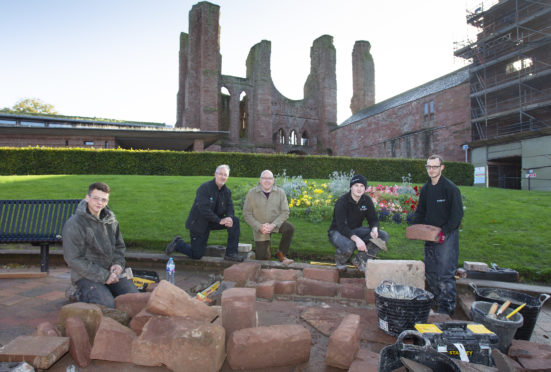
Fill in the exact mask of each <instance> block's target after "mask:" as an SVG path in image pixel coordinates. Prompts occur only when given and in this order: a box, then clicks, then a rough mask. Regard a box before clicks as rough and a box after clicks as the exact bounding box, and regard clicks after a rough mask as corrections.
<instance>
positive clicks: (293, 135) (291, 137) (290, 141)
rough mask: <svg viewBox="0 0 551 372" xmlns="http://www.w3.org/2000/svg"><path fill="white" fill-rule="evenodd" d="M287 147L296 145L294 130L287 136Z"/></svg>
mask: <svg viewBox="0 0 551 372" xmlns="http://www.w3.org/2000/svg"><path fill="white" fill-rule="evenodd" d="M289 145H294V146H296V145H297V132H296V131H295V130H294V129H293V130H292V131H291V134H289Z"/></svg>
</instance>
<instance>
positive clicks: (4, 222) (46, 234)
mask: <svg viewBox="0 0 551 372" xmlns="http://www.w3.org/2000/svg"><path fill="white" fill-rule="evenodd" d="M79 203H80V199H60V200H34V199H32V200H0V242H2V243H32V244H34V245H40V246H41V270H42V271H48V249H49V244H51V243H59V242H61V240H62V236H61V231H62V229H63V225H64V224H65V221H67V220H68V219H69V217H71V216H72V215H73V214H74V213H75V211H76V209H77V206H78V204H79Z"/></svg>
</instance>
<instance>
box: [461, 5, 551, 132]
mask: <svg viewBox="0 0 551 372" xmlns="http://www.w3.org/2000/svg"><path fill="white" fill-rule="evenodd" d="M467 23H468V24H470V25H472V26H474V27H476V28H477V30H478V34H477V36H476V40H473V41H467V42H464V43H462V45H459V46H458V47H457V49H456V50H455V52H454V54H455V56H457V57H461V58H464V59H467V60H470V61H471V62H472V64H471V66H470V69H469V74H470V89H471V92H470V97H471V132H472V133H471V134H472V141H483V140H489V139H494V138H497V137H504V136H509V135H517V134H518V133H524V132H529V131H538V130H541V129H543V128H548V127H551V0H538V1H534V0H501V1H499V2H497V3H496V1H492V2H491V3H490V2H488V1H486V2H483V3H481V4H480V5H479V6H478V7H477V8H476V9H475V10H472V11H470V10H468V11H467Z"/></svg>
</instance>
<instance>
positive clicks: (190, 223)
mask: <svg viewBox="0 0 551 372" xmlns="http://www.w3.org/2000/svg"><path fill="white" fill-rule="evenodd" d="M233 215H234V214H233V201H232V199H231V191H230V189H228V188H227V187H226V185H224V186H222V188H221V189H218V186H217V185H216V182H214V179H213V180H211V181H207V182H205V183H204V184H202V185H201V186H199V188H198V189H197V193H196V194H195V201H194V202H193V206H192V207H191V211H189V216H188V218H187V221H186V228H187V229H188V230H189V231H192V232H194V233H197V234H203V233H206V232H207V230H208V225H209V222H212V223H220V220H221V219H222V218H224V217H233Z"/></svg>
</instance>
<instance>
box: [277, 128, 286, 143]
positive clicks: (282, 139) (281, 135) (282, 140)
mask: <svg viewBox="0 0 551 372" xmlns="http://www.w3.org/2000/svg"><path fill="white" fill-rule="evenodd" d="M277 137H278V141H279V143H280V144H282V145H284V144H285V132H284V131H283V129H281V128H279V130H278V131H277Z"/></svg>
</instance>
